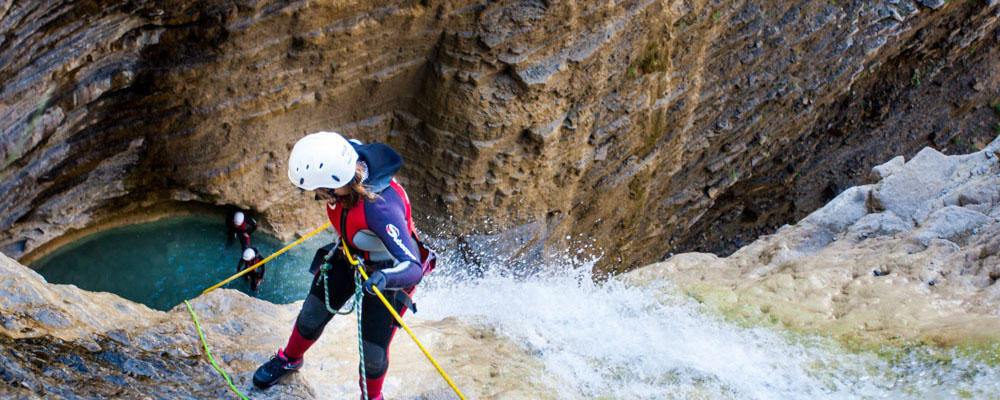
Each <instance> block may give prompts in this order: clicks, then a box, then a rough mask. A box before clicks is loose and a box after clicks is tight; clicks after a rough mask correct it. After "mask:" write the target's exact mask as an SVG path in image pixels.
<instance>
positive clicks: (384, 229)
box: [365, 189, 424, 290]
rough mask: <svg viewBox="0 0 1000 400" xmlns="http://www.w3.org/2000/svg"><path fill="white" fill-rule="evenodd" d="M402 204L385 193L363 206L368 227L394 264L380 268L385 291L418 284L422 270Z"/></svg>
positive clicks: (391, 194)
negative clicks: (394, 261) (390, 255)
mask: <svg viewBox="0 0 1000 400" xmlns="http://www.w3.org/2000/svg"><path fill="white" fill-rule="evenodd" d="M405 209H406V208H405V204H404V203H403V199H402V198H400V197H399V194H398V193H396V191H395V190H391V189H390V190H385V191H383V192H382V194H381V196H379V197H378V198H377V199H375V201H374V202H372V203H369V204H365V220H366V222H367V224H368V228H369V229H371V230H372V231H373V232H375V235H377V236H378V238H379V239H381V240H382V244H383V245H385V248H386V249H388V250H389V253H390V254H392V256H393V258H395V259H396V263H395V264H394V265H393V266H392V267H390V268H384V269H382V273H384V274H385V288H386V289H392V290H395V289H403V288H407V287H410V286H413V285H416V284H417V283H418V282H420V278H422V277H423V272H424V271H423V267H422V266H421V265H420V259H419V258H417V254H420V253H419V251H420V250H419V249H418V248H417V241H416V240H414V239H413V236H412V235H410V231H409V227H408V225H407V223H406V215H405V214H404V212H405V211H404V210H405Z"/></svg>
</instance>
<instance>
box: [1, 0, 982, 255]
mask: <svg viewBox="0 0 1000 400" xmlns="http://www.w3.org/2000/svg"><path fill="white" fill-rule="evenodd" d="M998 4H1000V1H997V0H974V1H952V2H944V1H942V0H936V1H935V0H921V1H911V0H887V1H877V2H848V1H794V2H771V3H767V4H761V3H759V2H743V1H736V2H722V1H702V0H696V1H674V0H664V1H653V0H640V1H630V0H623V1H605V2H599V1H586V0H584V1H570V2H550V1H497V2H474V1H436V0H421V1H396V2H387V3H372V2H360V1H338V2H325V1H323V2H320V1H265V0H261V1H252V0H245V1H225V0H202V1H171V0H166V1H158V2H153V1H143V0H132V1H125V0H121V1H106V2H97V1H85V0H84V1H76V2H60V1H52V0H46V1H35V2H27V3H25V2H4V3H0V138H2V160H3V164H2V167H3V168H2V170H0V193H3V194H4V195H3V196H2V198H0V232H2V233H0V251H3V252H4V253H6V254H8V255H11V256H13V257H15V258H20V257H24V256H25V255H28V254H29V253H31V252H32V251H34V250H38V249H39V248H41V247H43V246H45V244H46V243H50V242H52V241H53V239H56V238H59V237H61V236H63V235H66V234H67V233H72V232H74V231H77V230H80V229H83V228H85V227H87V226H93V225H94V224H99V223H101V221H108V220H112V219H115V218H120V217H122V216H125V215H137V214H144V213H152V212H153V210H159V212H170V211H171V210H176V209H179V208H182V207H183V206H184V205H186V204H210V205H236V206H240V207H244V208H248V209H251V210H253V211H254V212H257V213H259V214H260V215H261V216H262V217H263V218H262V219H263V220H264V222H265V227H266V228H268V229H270V230H272V231H274V232H275V233H277V234H278V235H279V236H282V237H291V236H292V235H293V234H294V233H296V232H303V231H305V230H307V229H310V228H312V227H314V226H317V225H319V224H321V223H322V221H323V219H324V218H325V216H324V214H323V213H322V212H319V204H316V203H315V202H314V201H313V200H312V198H311V196H308V195H307V194H304V193H300V192H299V191H298V190H296V189H295V188H294V187H293V186H292V185H290V184H288V183H287V180H286V178H285V167H286V166H285V164H286V161H285V160H286V158H287V155H288V152H289V150H290V148H291V146H292V144H293V143H294V142H295V140H296V139H298V138H299V137H301V136H303V135H304V134H307V133H309V132H312V131H317V130H338V131H341V132H344V133H346V134H349V135H351V136H355V137H359V138H361V139H363V140H366V141H376V140H377V141H385V142H387V143H389V144H391V145H393V146H394V147H395V148H397V149H398V150H400V152H401V153H402V154H403V156H404V157H405V159H406V165H405V166H404V169H403V171H402V172H401V174H400V180H401V181H402V183H403V184H404V186H406V187H407V189H408V191H409V192H410V195H411V198H412V200H413V203H414V207H415V208H416V214H418V223H419V224H421V228H422V229H424V230H426V231H429V232H430V233H431V234H433V235H438V236H444V237H452V238H454V237H462V236H464V235H469V234H494V233H499V232H514V233H508V234H507V236H513V235H516V236H518V239H522V240H520V241H518V242H516V243H521V244H519V245H516V246H513V247H518V246H524V243H531V244H533V246H534V247H533V248H538V246H539V245H541V246H549V247H550V248H564V247H565V246H567V245H569V246H573V245H581V244H592V245H593V246H592V247H590V248H589V249H590V250H589V251H591V252H593V253H602V252H604V253H605V254H606V256H605V257H604V258H603V259H602V268H604V269H606V270H615V269H623V268H627V266H631V265H639V264H640V263H642V262H648V261H657V260H661V259H663V258H665V257H666V256H667V255H668V254H669V253H671V252H674V251H681V250H691V249H696V250H704V251H714V252H718V253H726V252H729V251H732V250H735V249H736V248H737V247H739V245H740V244H741V243H743V242H744V241H746V240H748V239H749V238H750V237H754V236H756V235H759V234H761V233H768V232H770V231H773V229H775V228H776V227H778V226H780V225H781V224H784V223H787V222H790V221H793V220H795V219H797V218H800V217H802V216H804V215H806V214H807V213H808V212H809V211H811V210H813V209H815V208H817V207H819V206H820V205H822V204H823V203H824V202H825V201H827V200H829V199H831V198H833V197H834V196H835V195H837V194H838V193H839V192H840V191H841V190H842V189H841V188H845V187H849V186H851V185H853V184H854V183H857V182H859V181H861V180H862V179H863V177H864V176H865V175H866V173H867V171H868V169H870V167H872V166H874V165H876V164H879V163H881V162H884V161H885V160H887V159H889V158H891V156H894V155H896V154H903V155H912V154H913V153H914V152H915V151H916V150H917V149H919V148H921V147H923V146H926V145H931V146H935V147H937V148H939V149H941V150H942V151H944V152H946V153H964V152H969V151H972V150H974V149H975V148H976V146H980V147H981V146H983V145H984V144H985V143H986V141H988V140H989V138H991V137H992V136H993V135H994V133H993V130H994V129H998V128H997V127H998V126H1000V125H998V124H1000V106H997V102H1000V99H998V98H997V97H998V96H1000V84H998V83H1000V63H998V62H997V60H1000V50H998V48H1000V46H998V44H1000V17H998V15H1000V7H998ZM515 227H520V229H516V230H511V228H515ZM513 250H517V249H516V248H515V249H513Z"/></svg>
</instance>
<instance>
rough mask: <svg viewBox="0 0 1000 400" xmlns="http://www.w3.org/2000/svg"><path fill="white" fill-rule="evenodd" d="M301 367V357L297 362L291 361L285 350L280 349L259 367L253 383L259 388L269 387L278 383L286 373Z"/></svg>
mask: <svg viewBox="0 0 1000 400" xmlns="http://www.w3.org/2000/svg"><path fill="white" fill-rule="evenodd" d="M299 368H302V359H301V358H300V359H298V360H296V361H295V362H291V361H289V360H288V357H285V352H283V351H281V350H278V354H275V355H274V357H271V360H270V361H268V362H266V363H264V365H261V366H260V368H257V372H254V374H253V384H254V386H256V387H258V388H261V389H267V388H269V387H271V386H274V384H275V383H278V380H280V379H281V377H283V376H285V374H287V373H289V372H292V371H297V370H298V369H299Z"/></svg>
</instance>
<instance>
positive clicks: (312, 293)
mask: <svg viewBox="0 0 1000 400" xmlns="http://www.w3.org/2000/svg"><path fill="white" fill-rule="evenodd" d="M327 275H328V279H327V282H328V284H329V286H330V288H329V297H330V299H329V300H330V306H331V307H334V308H340V307H341V306H343V305H344V303H345V302H347V299H349V298H350V297H351V295H352V294H353V293H354V286H355V285H354V277H353V275H352V274H351V269H350V265H349V264H348V265H347V266H344V265H334V267H333V268H331V269H330V270H329V271H327ZM324 296H327V289H326V288H324V285H323V278H322V276H321V274H317V275H316V277H314V278H313V284H312V287H311V288H310V289H309V295H308V296H306V300H305V302H304V303H303V304H302V309H301V310H300V311H299V316H298V318H296V321H295V326H294V327H293V328H292V334H291V336H290V337H289V338H288V344H287V345H286V346H285V348H284V349H281V350H278V354H277V355H275V356H274V357H272V358H271V360H270V361H268V362H267V363H265V364H264V365H261V366H260V368H257V371H256V372H254V375H253V383H254V386H257V387H259V388H262V389H266V388H269V387H271V386H273V385H274V384H275V383H277V382H278V380H280V379H281V377H283V376H285V374H287V373H288V372H290V371H295V370H298V369H299V368H301V367H302V356H303V355H304V354H305V352H306V350H308V349H309V347H310V346H312V344H313V343H315V342H316V339H319V336H320V334H322V333H323V328H324V327H325V326H326V323H327V322H330V319H331V318H333V314H332V313H330V312H329V311H327V309H326V304H325V301H324V299H323V297H324Z"/></svg>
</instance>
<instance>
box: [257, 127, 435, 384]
mask: <svg viewBox="0 0 1000 400" xmlns="http://www.w3.org/2000/svg"><path fill="white" fill-rule="evenodd" d="M402 165H403V159H402V157H401V156H400V155H399V153H397V152H396V151H395V150H393V149H392V148H391V147H389V146H388V145H386V144H383V143H371V144H361V143H360V142H356V141H350V142H349V141H347V140H346V139H344V137H342V136H341V135H340V134H338V133H335V132H317V133H313V134H310V135H307V136H305V137H303V138H302V139H300V140H299V141H298V142H297V143H296V144H295V147H294V148H292V153H291V155H290V156H289V160H288V178H289V180H291V182H292V183H293V184H294V185H295V186H298V187H299V188H300V189H303V190H311V191H314V192H315V194H316V198H317V199H323V200H326V206H325V207H324V208H325V209H326V213H327V217H328V218H329V219H330V222H331V223H332V224H333V227H334V229H336V230H337V232H338V233H339V234H340V237H342V238H343V240H344V241H345V242H346V245H347V246H348V248H349V251H350V255H351V256H353V257H358V256H360V257H359V258H361V259H363V261H364V262H363V265H364V266H365V268H366V269H367V271H368V274H369V275H368V279H367V280H365V281H364V282H363V283H362V287H363V289H364V293H365V294H364V297H363V299H362V302H361V310H362V313H361V344H362V346H361V347H362V352H363V354H364V357H363V360H362V363H363V364H362V365H361V366H363V368H364V369H363V370H364V374H363V375H362V376H361V377H360V380H359V384H362V385H364V387H365V388H367V393H368V399H366V400H380V399H382V398H383V397H382V383H383V381H384V379H385V373H386V370H387V369H388V367H389V357H388V352H389V344H390V342H391V341H392V337H393V335H394V334H395V332H396V324H395V322H394V321H393V318H392V315H391V314H390V313H389V311H388V309H387V308H386V307H385V305H384V304H382V302H381V301H380V300H379V299H378V297H376V296H375V294H374V293H375V291H374V289H375V288H377V289H378V290H379V292H381V293H382V294H383V295H384V296H385V298H386V299H387V300H388V301H389V302H390V303H391V304H392V306H393V308H394V309H395V310H396V312H397V313H399V315H403V314H404V313H405V312H406V310H407V308H408V307H409V308H413V307H412V300H410V295H412V293H413V291H414V289H415V288H416V285H417V283H418V282H420V280H421V278H422V277H423V276H424V274H426V273H427V272H430V270H432V269H433V267H434V258H435V257H434V255H433V252H431V251H430V250H428V249H427V248H425V247H424V246H423V245H421V244H420V242H419V240H418V239H417V232H416V227H415V225H414V223H413V219H412V217H411V215H410V200H409V198H408V197H407V195H406V192H405V191H404V190H403V187H402V186H400V185H399V183H398V182H396V180H395V179H393V176H394V175H395V174H396V172H397V171H398V170H399V169H400V167H402ZM334 247H336V248H334ZM324 249H326V251H329V252H330V254H329V255H328V256H326V257H323V258H321V259H325V260H326V261H325V262H324V264H325V265H324V266H323V268H318V269H317V270H316V272H315V276H314V278H313V282H312V286H311V288H310V290H309V294H308V295H307V296H306V299H305V302H304V303H303V304H302V309H301V310H300V311H299V315H298V318H296V320H295V326H294V327H293V328H292V333H291V336H290V337H289V339H288V344H287V345H286V346H285V348H283V349H280V350H278V353H277V354H276V355H275V356H274V357H272V358H271V360H270V361H268V362H267V363H265V364H264V365H261V366H260V368H258V369H257V371H256V372H255V373H254V376H253V382H254V385H256V386H257V387H259V388H268V387H270V386H272V385H274V384H275V383H277V382H278V380H279V379H281V377H283V376H285V375H286V374H287V373H288V372H290V371H295V370H298V369H299V368H301V367H302V363H303V361H302V360H303V357H304V355H305V353H306V350H308V349H309V347H310V346H312V345H313V344H314V343H316V341H317V340H318V339H319V337H320V335H321V334H322V333H323V328H324V327H325V326H326V324H327V323H328V322H330V320H331V319H332V318H333V316H334V312H335V310H337V309H339V308H341V307H342V306H343V305H344V303H346V302H347V301H348V300H349V299H351V297H352V296H353V295H354V293H355V290H356V288H357V285H356V283H355V277H354V274H355V267H354V266H353V265H352V264H351V263H350V262H349V260H348V259H347V256H346V255H345V254H344V251H343V247H342V246H336V245H332V246H327V247H325V248H324ZM321 250H322V249H321ZM324 276H325V277H326V279H324ZM361 366H359V367H361ZM359 369H360V368H359Z"/></svg>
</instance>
